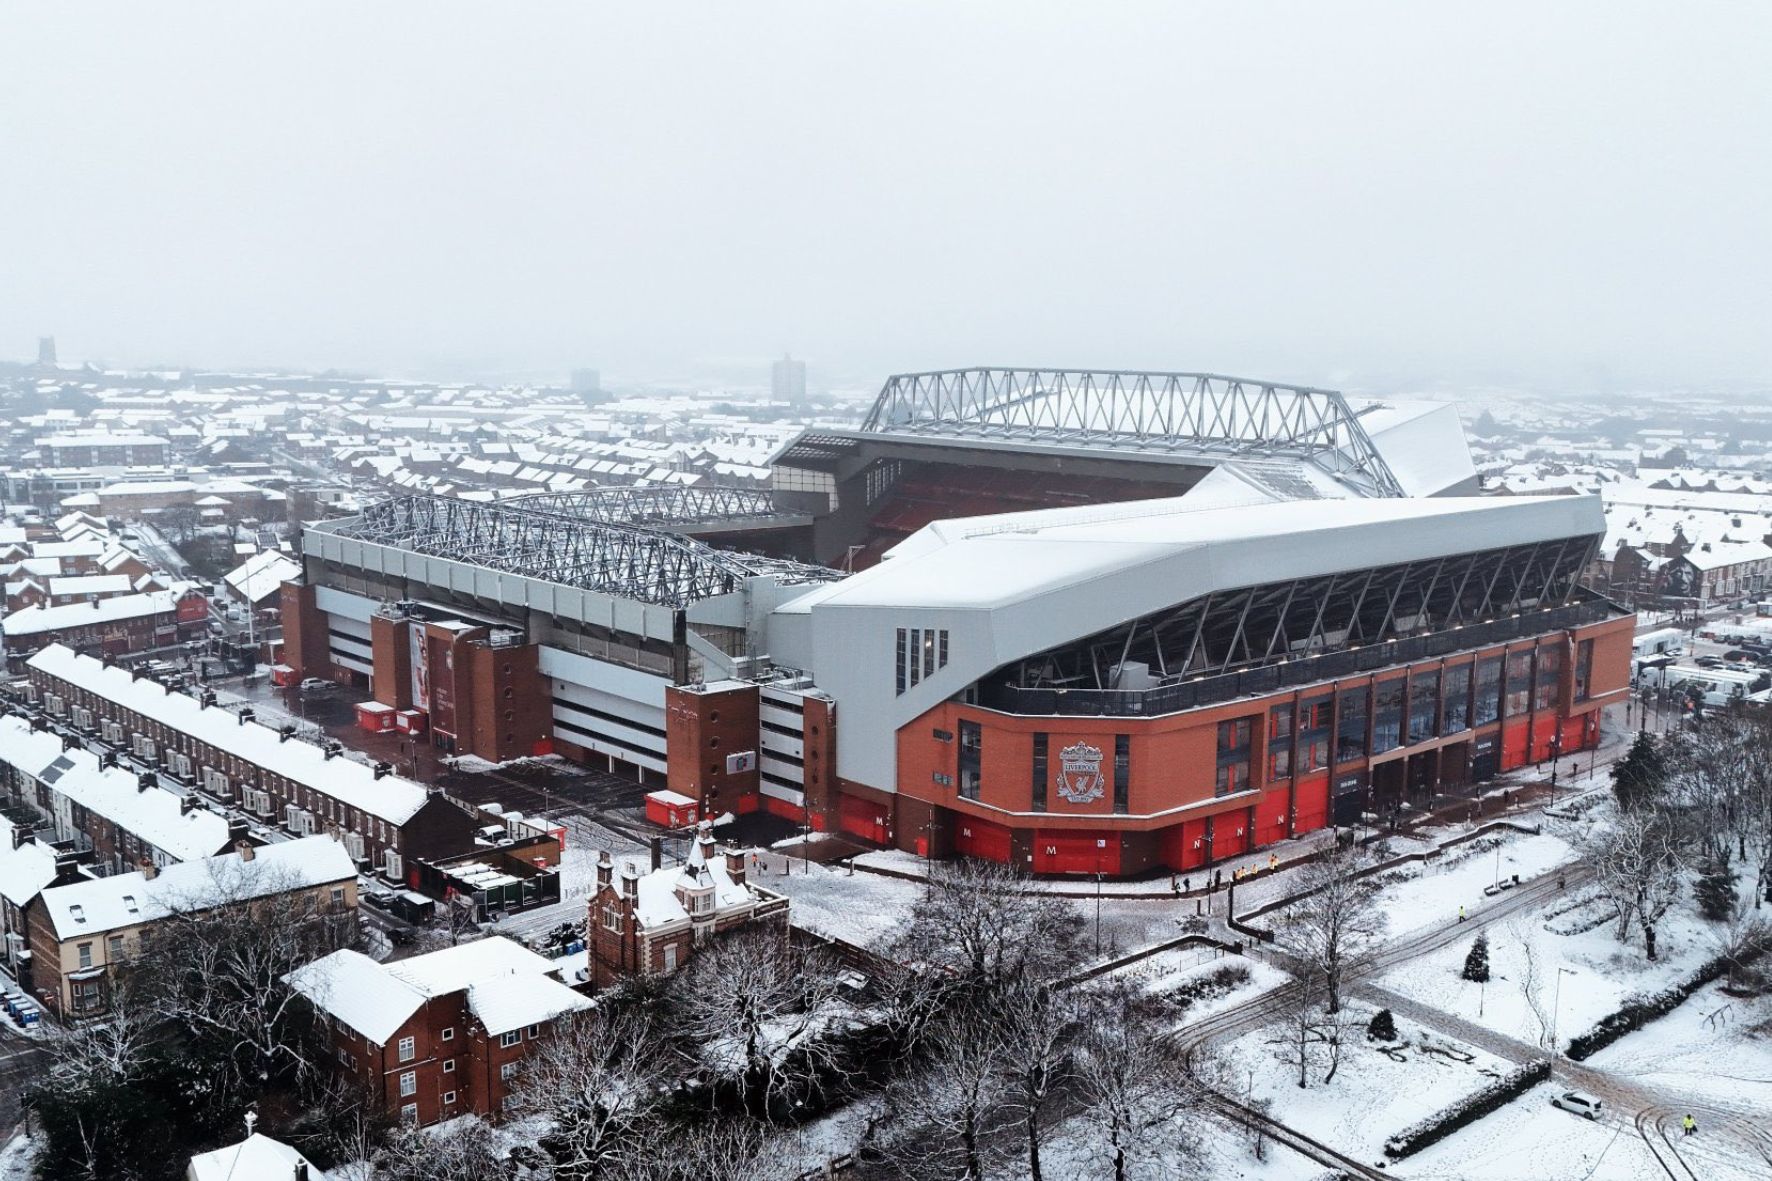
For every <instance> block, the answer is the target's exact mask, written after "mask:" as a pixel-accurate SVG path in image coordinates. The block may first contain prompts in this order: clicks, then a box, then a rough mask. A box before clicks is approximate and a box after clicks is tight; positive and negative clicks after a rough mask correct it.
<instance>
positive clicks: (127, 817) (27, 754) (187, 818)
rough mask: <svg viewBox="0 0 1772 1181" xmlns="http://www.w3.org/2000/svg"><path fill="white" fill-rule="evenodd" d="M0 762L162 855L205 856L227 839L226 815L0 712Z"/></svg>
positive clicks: (209, 854) (178, 856) (214, 850)
mask: <svg viewBox="0 0 1772 1181" xmlns="http://www.w3.org/2000/svg"><path fill="white" fill-rule="evenodd" d="M0 763H9V764H11V765H12V766H14V767H17V768H19V769H20V770H21V771H23V772H25V773H26V774H28V775H30V776H31V777H32V778H33V779H39V780H42V781H43V782H45V783H47V784H49V786H50V787H51V789H52V790H54V791H56V792H58V793H60V794H61V795H64V796H66V797H67V798H68V799H69V800H71V801H73V802H74V803H76V804H78V805H80V806H81V807H83V808H85V809H86V810H87V811H89V812H92V813H93V814H94V815H96V816H100V817H102V818H103V819H105V820H108V821H110V822H111V823H112V824H114V825H116V826H117V827H118V828H120V829H122V830H124V831H125V832H131V833H134V834H135V835H136V836H138V837H140V838H141V839H142V840H143V841H145V842H147V843H148V844H149V845H152V846H153V847H154V848H156V849H159V850H160V851H161V852H162V853H165V854H166V855H167V856H168V857H174V858H177V859H178V860H180V861H192V860H196V859H199V858H203V857H210V856H213V855H214V854H215V853H216V852H217V851H218V850H220V849H221V848H222V846H224V845H226V844H227V843H228V821H227V817H225V816H222V815H220V814H219V813H215V812H211V811H210V810H209V809H207V808H189V809H187V808H186V807H185V806H184V803H183V800H184V795H183V793H182V792H174V791H168V790H166V789H165V788H163V787H159V786H154V787H149V788H143V787H142V786H141V782H140V780H139V779H138V777H137V776H136V775H135V774H134V773H132V772H129V771H125V770H123V769H122V768H119V767H100V766H99V765H98V756H97V755H95V754H93V753H92V752H91V751H87V750H81V749H79V748H78V747H76V748H74V749H72V750H63V749H62V742H61V739H60V738H58V737H56V736H55V735H53V734H48V733H45V732H43V731H38V730H32V729H31V727H30V725H29V724H28V723H27V722H25V720H24V719H22V718H16V717H0Z"/></svg>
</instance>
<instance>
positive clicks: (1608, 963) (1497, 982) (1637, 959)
mask: <svg viewBox="0 0 1772 1181" xmlns="http://www.w3.org/2000/svg"><path fill="white" fill-rule="evenodd" d="M1581 896H1582V895H1581V894H1580V892H1572V893H1571V894H1570V895H1567V896H1563V895H1559V896H1557V897H1556V898H1555V899H1554V900H1553V901H1552V902H1551V903H1550V904H1549V905H1548V906H1547V907H1543V908H1537V909H1534V910H1532V911H1529V912H1524V913H1522V914H1520V915H1516V916H1515V917H1513V918H1512V919H1510V920H1508V921H1507V922H1505V923H1501V924H1495V925H1491V926H1490V927H1489V929H1488V936H1489V974H1490V979H1489V982H1488V983H1487V984H1486V985H1485V984H1475V983H1472V982H1471V981H1468V980H1465V979H1463V978H1462V975H1461V973H1462V971H1463V969H1464V961H1465V956H1466V955H1467V954H1468V953H1469V951H1470V942H1469V941H1467V940H1460V941H1459V942H1457V943H1455V944H1451V945H1449V946H1447V947H1443V948H1440V949H1439V950H1437V951H1434V952H1431V953H1429V954H1428V955H1425V956H1423V957H1421V958H1420V959H1417V960H1413V961H1411V962H1410V963H1408V964H1405V965H1403V966H1402V967H1399V968H1395V969H1393V970H1391V971H1390V972H1388V973H1386V974H1385V975H1384V976H1383V977H1381V978H1380V980H1379V983H1380V984H1381V985H1383V986H1384V987H1386V988H1389V989H1391V990H1393V991H1395V992H1398V993H1401V994H1403V995H1404V996H1407V997H1409V998H1411V999H1413V1000H1417V1001H1420V1002H1422V1003H1424V1004H1430V1005H1433V1006H1434V1007H1435V1008H1438V1009H1441V1010H1443V1011H1444V1012H1447V1013H1450V1014H1452V1015H1453V1016H1455V1017H1461V1018H1463V1019H1465V1020H1467V1021H1474V1022H1476V1023H1478V1024H1480V1025H1484V1026H1487V1027H1488V1028H1490V1029H1493V1030H1495V1031H1496V1032H1497V1033H1500V1034H1505V1035H1506V1036H1508V1037H1512V1038H1517V1039H1519V1040H1520V1041H1523V1042H1526V1043H1528V1044H1530V1045H1536V1044H1538V1043H1539V1041H1540V1035H1541V1034H1548V1033H1549V1031H1548V1030H1546V1029H1544V1028H1543V1027H1542V1026H1541V1024H1540V1021H1539V1018H1538V1017H1537V1016H1536V1015H1534V1012H1533V1006H1532V1005H1531V1004H1529V1003H1528V1001H1527V999H1526V982H1527V978H1528V974H1529V973H1528V971H1527V960H1528V955H1529V954H1530V959H1531V960H1532V961H1533V969H1534V972H1533V973H1532V974H1533V975H1535V977H1536V981H1537V986H1536V989H1535V993H1536V996H1537V1000H1538V1004H1539V1007H1540V1008H1541V1009H1542V1010H1543V1012H1544V1014H1545V1020H1546V1022H1547V1023H1549V1024H1553V1025H1555V1027H1556V1033H1557V1036H1558V1038H1559V1039H1560V1040H1561V1041H1562V1042H1564V1043H1567V1042H1568V1040H1569V1039H1570V1038H1571V1037H1573V1036H1574V1035H1576V1034H1579V1033H1582V1032H1584V1031H1586V1030H1587V1029H1588V1028H1589V1027H1591V1026H1592V1025H1593V1024H1594V1022H1596V1021H1598V1020H1599V1019H1600V1018H1602V1017H1604V1016H1605V1015H1606V1014H1608V1013H1610V1012H1613V1011H1614V1010H1616V1009H1617V1008H1618V1007H1619V1005H1620V1003H1622V1002H1623V1000H1624V999H1625V998H1626V997H1628V996H1630V995H1632V994H1634V993H1643V992H1653V991H1655V990H1656V989H1658V988H1662V987H1665V986H1666V985H1668V984H1670V983H1672V982H1673V981H1674V980H1676V979H1678V978H1679V977H1681V976H1684V975H1686V974H1687V973H1688V972H1690V971H1691V970H1692V969H1693V968H1695V967H1696V966H1697V965H1698V964H1699V963H1701V962H1702V961H1704V960H1705V959H1708V958H1709V957H1710V956H1712V955H1715V954H1716V948H1715V947H1714V946H1713V944H1712V942H1711V939H1710V935H1709V933H1708V931H1707V930H1706V927H1705V924H1704V923H1703V921H1702V920H1700V919H1699V918H1698V917H1697V916H1696V915H1694V914H1693V913H1692V912H1691V909H1690V906H1689V904H1687V905H1682V906H1680V907H1678V908H1676V909H1675V910H1674V911H1672V912H1670V913H1669V914H1668V915H1667V916H1666V917H1665V918H1664V919H1663V920H1662V923H1661V925H1660V927H1659V928H1658V934H1659V938H1660V952H1661V958H1660V959H1658V960H1657V961H1655V962H1654V963H1650V962H1649V961H1648V960H1647V959H1645V958H1644V956H1643V946H1642V942H1641V939H1640V937H1639V938H1636V939H1634V940H1633V942H1632V943H1630V944H1628V945H1627V944H1623V943H1620V942H1619V941H1618V939H1617V936H1616V934H1615V932H1614V926H1615V925H1614V924H1613V923H1611V922H1606V923H1602V924H1601V925H1600V926H1598V927H1595V928H1594V929H1593V930H1591V931H1584V932H1578V933H1570V934H1556V933H1555V932H1554V931H1553V930H1552V929H1549V928H1547V926H1546V923H1547V921H1548V922H1549V923H1550V924H1552V925H1553V927H1554V926H1561V927H1562V928H1563V929H1564V930H1568V929H1569V926H1570V924H1568V923H1559V922H1558V920H1559V919H1571V918H1573V917H1574V916H1575V915H1577V914H1578V913H1581V914H1586V913H1589V908H1588V907H1586V906H1582V907H1577V909H1576V910H1575V911H1570V912H1568V913H1567V914H1565V915H1557V916H1555V917H1548V918H1547V916H1548V915H1550V914H1551V913H1552V912H1555V911H1556V910H1559V909H1561V908H1562V907H1563V906H1567V905H1569V904H1570V903H1571V902H1573V901H1575V899H1576V898H1579V897H1581ZM1559 977H1560V978H1561V983H1560V984H1559V983H1558V980H1559ZM1640 1036H1642V1034H1640V1033H1637V1034H1631V1035H1630V1037H1631V1038H1636V1037H1640ZM1626 1040H1627V1041H1628V1040H1629V1038H1627V1039H1626Z"/></svg>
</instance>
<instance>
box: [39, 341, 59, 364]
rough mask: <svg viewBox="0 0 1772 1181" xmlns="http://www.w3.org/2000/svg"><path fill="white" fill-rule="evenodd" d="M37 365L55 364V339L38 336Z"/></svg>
mask: <svg viewBox="0 0 1772 1181" xmlns="http://www.w3.org/2000/svg"><path fill="white" fill-rule="evenodd" d="M37 364H39V365H53V364H55V337H53V336H39V337H38V338H37Z"/></svg>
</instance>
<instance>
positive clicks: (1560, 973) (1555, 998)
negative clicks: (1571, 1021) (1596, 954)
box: [1551, 968, 1581, 1054]
mask: <svg viewBox="0 0 1772 1181" xmlns="http://www.w3.org/2000/svg"><path fill="white" fill-rule="evenodd" d="M1565 974H1567V975H1570V976H1579V975H1581V973H1579V972H1577V971H1576V970H1575V969H1574V968H1558V969H1557V987H1556V989H1555V991H1554V992H1553V994H1552V997H1551V1053H1553V1054H1559V1053H1561V1052H1562V1051H1561V1050H1559V1049H1558V1048H1557V1045H1558V1043H1557V1014H1558V1012H1559V1011H1560V1010H1561V1009H1562V1005H1563V977H1564V975H1565Z"/></svg>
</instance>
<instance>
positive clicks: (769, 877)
mask: <svg viewBox="0 0 1772 1181" xmlns="http://www.w3.org/2000/svg"><path fill="white" fill-rule="evenodd" d="M760 866H761V872H758V873H757V874H756V876H755V877H754V878H753V879H752V880H753V881H754V882H756V884H757V885H760V886H763V887H765V888H766V889H770V890H774V891H775V892H776V893H778V894H785V895H787V897H788V898H789V899H790V900H791V901H790V903H789V910H788V916H789V921H791V922H792V923H793V924H794V925H795V926H796V927H804V928H805V929H807V930H809V931H812V932H814V933H815V934H818V935H823V936H825V937H826V938H828V939H841V940H844V941H845V942H848V943H853V944H855V945H856V946H857V947H865V948H870V949H875V950H878V949H881V948H884V947H885V946H886V944H888V943H890V942H891V941H892V938H893V937H894V936H895V935H897V934H898V932H899V931H900V930H901V929H902V928H903V926H904V924H905V922H906V921H908V920H909V918H910V913H911V907H913V906H914V905H916V901H917V898H918V897H919V896H920V895H921V893H922V891H923V887H922V886H919V885H918V884H917V883H915V882H907V881H905V880H904V879H902V878H890V877H885V876H883V875H881V874H877V873H865V872H862V871H859V870H858V871H855V872H851V871H850V870H849V869H848V867H847V866H837V865H820V864H819V863H818V862H816V861H805V860H802V859H801V858H798V857H791V858H790V857H783V856H782V855H781V854H779V853H763V854H761V855H760ZM784 869H785V871H786V872H782V871H783V870H784Z"/></svg>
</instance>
